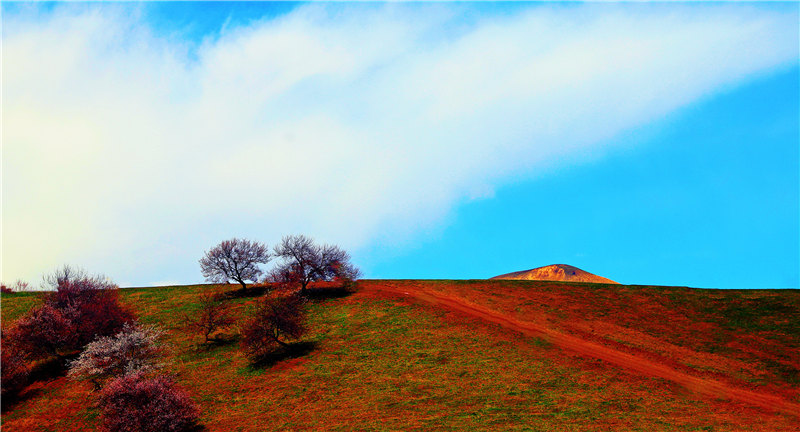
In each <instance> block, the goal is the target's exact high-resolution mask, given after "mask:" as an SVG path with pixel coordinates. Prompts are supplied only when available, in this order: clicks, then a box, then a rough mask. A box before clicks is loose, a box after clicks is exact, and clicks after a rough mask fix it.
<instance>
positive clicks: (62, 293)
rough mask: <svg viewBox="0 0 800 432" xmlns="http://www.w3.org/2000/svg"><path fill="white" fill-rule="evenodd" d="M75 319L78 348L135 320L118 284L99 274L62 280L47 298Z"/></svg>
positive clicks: (48, 301)
mask: <svg viewBox="0 0 800 432" xmlns="http://www.w3.org/2000/svg"><path fill="white" fill-rule="evenodd" d="M45 303H46V304H49V305H51V306H53V307H55V308H58V309H60V310H62V311H63V313H64V314H65V315H66V316H67V317H68V318H69V319H70V320H71V321H72V322H73V331H74V332H75V334H76V339H77V340H76V343H77V346H76V348H77V349H80V348H81V347H82V346H84V345H86V344H87V343H89V342H91V341H93V340H94V339H95V338H96V337H97V336H110V335H113V334H115V333H117V332H118V331H120V330H122V327H123V326H124V325H125V324H126V323H132V322H133V320H134V316H133V313H131V312H130V311H129V310H127V309H125V308H124V307H122V306H121V305H120V304H119V294H118V291H117V286H116V285H114V284H113V283H111V282H108V281H106V280H103V279H101V278H99V277H93V278H88V277H87V278H83V279H76V280H62V281H60V282H59V283H58V287H57V289H56V291H55V292H54V293H53V294H51V295H50V296H49V297H48V298H47V299H46V300H45Z"/></svg>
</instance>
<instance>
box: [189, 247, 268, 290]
mask: <svg viewBox="0 0 800 432" xmlns="http://www.w3.org/2000/svg"><path fill="white" fill-rule="evenodd" d="M269 260H270V254H269V248H267V246H266V245H263V244H261V243H259V242H254V241H250V240H244V239H238V238H234V239H231V240H225V241H223V242H222V243H220V244H218V245H216V246H214V247H213V248H211V249H210V250H209V251H208V252H206V255H205V256H204V257H203V258H202V259H200V270H201V271H202V272H203V276H204V277H205V278H206V280H207V281H209V282H216V283H228V282H229V281H231V280H234V281H236V282H238V283H240V284H241V285H242V289H243V290H244V289H247V284H246V283H245V281H248V280H250V281H253V282H256V281H257V280H258V277H259V276H260V275H261V274H262V272H261V269H260V268H259V267H258V264H266V263H268V262H269Z"/></svg>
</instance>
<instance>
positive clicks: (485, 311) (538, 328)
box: [359, 282, 800, 417]
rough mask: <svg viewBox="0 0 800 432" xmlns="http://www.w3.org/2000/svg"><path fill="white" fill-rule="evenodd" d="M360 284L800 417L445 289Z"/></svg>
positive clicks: (795, 407) (777, 403)
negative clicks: (512, 315) (446, 292)
mask: <svg viewBox="0 0 800 432" xmlns="http://www.w3.org/2000/svg"><path fill="white" fill-rule="evenodd" d="M359 286H360V287H361V288H362V289H365V290H373V291H378V292H384V293H389V294H393V295H400V296H405V297H411V298H414V299H416V300H419V301H422V302H424V303H427V304H432V305H436V306H438V307H444V308H447V309H450V310H453V311H457V312H459V313H462V314H466V315H469V316H471V317H474V318H477V319H480V320H483V321H487V322H491V323H494V324H497V325H500V326H502V327H505V328H507V329H510V330H513V331H517V332H520V333H523V334H525V335H529V336H537V337H542V338H544V339H545V340H547V341H549V342H550V343H552V344H554V345H556V346H559V347H561V348H563V349H565V350H568V351H571V352H574V353H577V354H580V355H584V356H588V357H593V358H597V359H600V360H603V361H606V362H608V363H611V364H613V365H616V366H619V367H621V368H624V369H626V370H628V371H632V372H635V373H638V374H641V375H645V376H651V377H658V378H663V379H666V380H669V381H672V382H674V383H677V384H679V385H681V386H683V387H685V388H686V389H688V390H690V391H692V392H695V393H697V394H700V395H703V396H706V397H711V398H721V399H728V400H732V401H737V402H741V403H745V404H748V405H751V406H756V407H760V408H764V409H767V410H771V411H776V412H780V413H784V414H790V415H794V416H798V417H800V404H797V403H793V402H791V401H788V400H786V399H784V398H782V397H779V396H776V395H772V394H767V393H762V392H756V391H751V390H746V389H743V388H739V387H736V386H732V385H730V384H728V383H725V382H722V381H719V380H716V379H711V378H708V377H698V376H694V375H691V374H689V373H686V372H683V371H680V370H677V369H676V368H674V367H672V366H670V365H666V364H663V363H660V362H657V361H654V360H653V359H651V358H644V357H642V356H637V355H634V354H631V353H628V352H624V351H621V350H618V349H615V348H612V347H609V346H605V345H600V344H598V343H595V342H591V341H589V340H586V339H584V338H581V337H576V336H573V335H569V334H565V333H563V332H561V331H558V330H556V329H554V328H551V327H548V326H546V325H542V324H539V323H533V322H529V321H521V320H518V319H514V318H511V317H509V315H508V314H504V313H501V312H497V311H495V310H492V309H489V308H486V307H483V306H479V305H476V304H471V303H469V302H467V301H464V299H461V298H457V297H454V296H451V295H446V294H443V293H441V292H434V291H433V290H428V289H425V288H424V287H420V286H419V285H413V286H410V285H406V286H404V285H403V284H393V283H369V282H367V283H364V282H362V283H361V284H360V285H359Z"/></svg>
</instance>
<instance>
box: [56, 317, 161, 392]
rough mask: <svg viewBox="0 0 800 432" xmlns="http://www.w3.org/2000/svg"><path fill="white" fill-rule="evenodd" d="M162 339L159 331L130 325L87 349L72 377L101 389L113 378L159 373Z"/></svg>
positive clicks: (73, 366)
mask: <svg viewBox="0 0 800 432" xmlns="http://www.w3.org/2000/svg"><path fill="white" fill-rule="evenodd" d="M161 335H162V332H161V331H160V330H157V329H156V328H155V327H142V326H137V325H133V324H126V325H125V327H123V329H122V330H121V331H120V332H119V333H117V334H116V335H114V336H113V337H110V336H104V337H101V338H99V339H97V340H95V341H94V342H92V343H90V344H88V345H86V347H85V348H84V349H83V351H82V352H81V354H80V356H79V357H78V358H77V359H75V360H74V361H72V362H71V363H70V366H69V376H70V377H72V378H75V379H89V380H90V381H92V383H94V385H95V388H99V387H100V384H101V382H103V381H106V380H108V379H110V378H115V377H120V376H125V375H132V374H136V373H141V372H150V371H154V370H156V369H158V368H159V367H160V365H159V364H158V363H157V362H156V361H157V359H158V358H159V357H160V355H161V352H162V349H161V347H160V345H159V343H158V339H159V338H160V336H161Z"/></svg>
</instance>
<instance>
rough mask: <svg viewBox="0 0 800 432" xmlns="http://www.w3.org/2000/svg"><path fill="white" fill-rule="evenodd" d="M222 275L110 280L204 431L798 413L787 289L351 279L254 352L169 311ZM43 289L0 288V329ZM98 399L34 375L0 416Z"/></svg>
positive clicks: (55, 411)
mask: <svg viewBox="0 0 800 432" xmlns="http://www.w3.org/2000/svg"><path fill="white" fill-rule="evenodd" d="M233 289H235V287H233V286H225V285H194V286H179V287H162V288H135V289H124V290H121V291H120V296H121V299H122V301H123V302H124V303H125V304H127V305H128V306H130V307H131V308H133V309H134V310H135V311H136V313H137V314H138V315H139V317H140V319H141V321H143V322H145V323H147V324H153V325H157V326H159V327H160V328H163V329H165V330H166V332H167V339H168V342H169V343H170V345H171V347H172V348H171V352H170V357H171V361H170V364H171V366H170V368H171V370H170V372H172V373H174V374H175V375H176V376H177V379H178V381H179V382H180V384H181V385H182V386H184V387H186V388H187V389H188V390H189V392H190V394H191V395H192V397H193V398H194V399H195V401H196V402H197V404H198V405H199V406H200V409H201V422H202V424H203V425H204V426H205V427H206V428H207V430H209V431H225V430H242V431H251V430H264V429H273V430H318V431H322V430H470V429H471V430H503V431H505V430H576V431H577V430H580V431H584V430H597V431H600V430H603V431H606V430H639V429H641V430H656V431H662V430H664V431H667V430H716V431H720V430H723V431H724V430H771V431H791V430H796V424H797V421H798V418H799V417H800V354H798V353H800V291H798V290H701V289H691V288H685V287H651V286H631V285H612V284H596V283H585V284H584V283H563V282H542V281H514V280H491V281H487V280H483V281H449V280H441V281H419V280H360V281H358V283H357V287H356V292H355V293H353V294H351V295H333V296H327V297H321V298H316V299H313V300H312V301H311V302H310V303H309V304H308V310H309V327H310V328H311V329H312V331H311V332H310V334H309V335H308V336H307V337H306V338H305V339H304V340H303V341H302V343H299V344H298V345H297V346H298V349H296V350H294V351H293V352H292V353H291V354H290V355H285V356H281V357H276V358H273V359H271V360H270V361H269V362H267V363H265V364H259V365H254V364H251V363H250V362H249V361H248V360H247V358H246V357H245V356H244V355H243V354H242V353H241V350H240V349H239V346H238V343H237V342H236V337H235V335H234V334H231V335H230V338H231V342H230V343H223V344H214V345H208V346H204V345H203V344H202V343H201V341H200V340H199V339H198V338H197V337H195V336H192V335H190V334H188V333H187V332H186V331H185V330H184V329H183V327H182V324H181V315H182V314H184V313H191V312H192V311H193V310H196V308H197V307H198V301H199V296H200V294H201V293H203V292H207V291H213V292H223V291H230V290H233ZM256 300H257V298H231V299H230V300H227V301H229V302H230V303H231V305H232V306H233V307H234V308H235V310H236V311H238V312H239V313H245V312H246V311H247V310H248V309H249V308H250V307H252V305H253V303H254V302H255V301H256ZM37 301H38V300H37V295H36V294H34V293H15V294H10V295H3V300H2V317H3V322H2V324H3V327H4V328H5V327H6V326H7V325H9V324H10V323H12V322H13V320H15V319H16V318H18V317H19V316H20V315H21V314H22V313H24V312H25V311H26V310H28V309H29V308H30V307H32V306H33V305H34V304H36V303H37ZM93 398H94V395H93V394H92V390H91V385H90V384H89V383H86V382H75V381H71V380H69V379H67V378H66V377H64V376H52V375H44V376H41V377H40V378H39V380H38V381H37V382H35V383H33V384H32V385H31V386H29V388H28V389H26V391H25V392H24V393H23V398H22V400H21V401H19V402H18V403H17V404H15V405H13V406H6V405H4V407H3V409H4V412H3V418H2V423H3V424H2V426H3V430H8V431H14V430H25V431H44V430H61V431H79V430H93V429H95V428H96V426H97V418H98V411H97V408H96V407H95V406H94V404H93V403H92V401H93V400H94V399H93Z"/></svg>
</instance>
